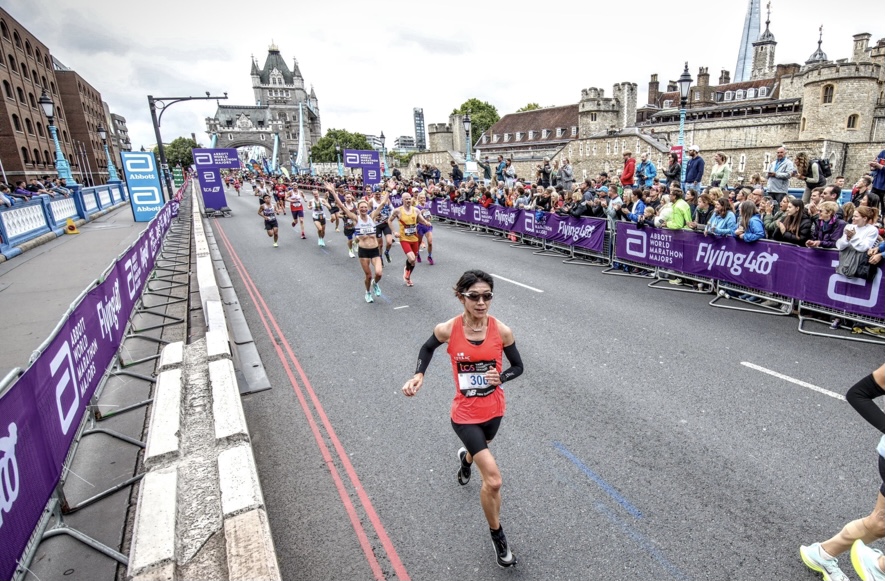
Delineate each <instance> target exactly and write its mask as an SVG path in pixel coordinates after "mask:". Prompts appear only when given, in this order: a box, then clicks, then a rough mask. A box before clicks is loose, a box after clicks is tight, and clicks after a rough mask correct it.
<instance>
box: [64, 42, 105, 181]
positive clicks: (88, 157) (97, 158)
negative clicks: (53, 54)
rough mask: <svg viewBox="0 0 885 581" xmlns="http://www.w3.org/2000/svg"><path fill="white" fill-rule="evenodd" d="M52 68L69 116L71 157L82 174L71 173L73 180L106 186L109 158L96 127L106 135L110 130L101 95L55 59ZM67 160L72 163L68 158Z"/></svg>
mask: <svg viewBox="0 0 885 581" xmlns="http://www.w3.org/2000/svg"><path fill="white" fill-rule="evenodd" d="M53 66H54V68H55V77H56V79H57V80H58V91H59V95H60V96H61V102H62V104H63V105H64V108H65V111H67V113H68V127H69V129H70V133H71V141H72V144H73V147H74V154H75V156H76V158H77V161H78V163H79V165H80V171H81V175H77V174H76V173H74V177H75V178H77V181H78V182H80V183H83V184H87V185H99V184H105V183H107V181H108V159H107V156H106V155H105V153H104V146H103V145H102V143H101V138H100V137H99V136H98V128H99V126H103V127H104V128H105V129H106V130H108V134H109V136H110V134H111V131H110V130H109V128H108V127H107V118H106V116H105V113H104V105H103V103H102V100H101V94H100V93H99V92H98V91H97V90H96V89H95V87H93V86H92V85H90V84H89V83H87V82H86V80H85V79H84V78H83V77H81V76H80V75H78V74H77V72H76V71H74V70H72V69H70V68H68V67H66V66H65V65H63V64H62V63H61V62H59V61H58V59H53ZM68 161H69V162H72V160H71V159H68ZM72 163H73V162H72Z"/></svg>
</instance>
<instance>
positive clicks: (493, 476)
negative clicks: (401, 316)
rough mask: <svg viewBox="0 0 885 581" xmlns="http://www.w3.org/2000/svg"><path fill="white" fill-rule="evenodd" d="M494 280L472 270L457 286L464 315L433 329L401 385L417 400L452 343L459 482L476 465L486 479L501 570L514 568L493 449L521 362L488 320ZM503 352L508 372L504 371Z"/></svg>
mask: <svg viewBox="0 0 885 581" xmlns="http://www.w3.org/2000/svg"><path fill="white" fill-rule="evenodd" d="M494 285H495V281H494V279H493V278H492V277H491V276H490V275H489V274H487V273H485V272H483V271H481V270H468V271H467V272H465V273H464V274H463V275H461V278H460V279H459V280H458V282H457V283H456V284H455V289H454V290H455V296H456V297H458V300H459V301H461V304H462V305H463V306H464V312H463V313H461V314H460V315H458V316H457V317H455V318H453V319H449V320H448V321H446V322H445V323H440V324H439V325H437V326H436V327H435V328H434V329H433V335H431V336H430V339H428V340H427V342H426V343H424V345H423V346H422V347H421V351H420V352H419V354H418V365H417V369H416V371H415V375H414V376H413V377H412V378H411V379H410V380H409V381H407V382H406V384H405V385H403V388H402V389H403V393H404V394H405V395H406V396H408V397H411V396H414V395H415V394H416V393H418V390H419V389H421V386H422V385H423V384H424V373H425V372H426V371H427V367H428V365H429V364H430V359H431V357H433V352H434V350H435V349H436V348H437V347H439V346H440V345H442V344H443V343H448V344H449V346H448V349H447V352H448V354H449V357H450V358H451V360H452V372H453V374H454V377H455V399H454V401H453V402H452V412H451V417H452V428H454V430H455V433H456V434H457V435H458V438H460V439H461V441H462V442H463V443H464V447H462V448H461V449H459V450H458V461H459V464H460V465H459V468H458V483H459V484H461V485H462V486H464V485H466V484H467V483H468V482H469V481H470V467H471V465H472V464H476V466H477V468H479V473H480V475H481V476H482V488H481V489H480V493H479V498H480V503H481V504H482V509H483V512H484V513H485V516H486V520H487V521H488V523H489V531H490V532H491V535H492V544H493V545H494V548H495V558H496V559H497V562H498V565H499V566H501V567H512V566H513V565H516V557H515V556H514V555H513V553H512V552H511V551H510V547H509V545H508V544H507V538H506V537H505V536H504V529H503V527H501V522H500V514H501V472H500V471H499V470H498V464H497V463H496V462H495V458H494V456H492V453H491V451H490V450H489V447H488V444H489V443H490V442H491V441H492V439H493V438H494V437H495V434H496V433H497V431H498V427H499V426H500V425H501V420H502V418H503V417H504V408H505V404H504V391H503V389H502V387H501V386H502V384H503V383H504V382H507V381H510V380H512V379H515V378H517V377H519V376H520V375H521V374H522V371H523V365H522V358H521V357H520V355H519V351H518V350H517V349H516V340H515V339H514V337H513V331H511V330H510V327H508V326H507V325H505V324H504V323H502V322H500V321H498V320H497V319H495V318H494V317H491V316H489V313H488V310H489V306H490V303H491V300H492V297H493V292H492V290H493V289H494ZM502 352H503V354H504V355H506V356H507V361H508V362H509V363H510V367H509V368H508V369H506V370H505V371H503V372H502V371H501V368H502Z"/></svg>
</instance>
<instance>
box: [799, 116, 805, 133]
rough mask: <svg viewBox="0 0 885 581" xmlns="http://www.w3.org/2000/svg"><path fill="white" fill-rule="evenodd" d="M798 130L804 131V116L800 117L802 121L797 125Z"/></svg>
mask: <svg viewBox="0 0 885 581" xmlns="http://www.w3.org/2000/svg"><path fill="white" fill-rule="evenodd" d="M799 131H805V117H803V118H802V123H801V126H800V127H799Z"/></svg>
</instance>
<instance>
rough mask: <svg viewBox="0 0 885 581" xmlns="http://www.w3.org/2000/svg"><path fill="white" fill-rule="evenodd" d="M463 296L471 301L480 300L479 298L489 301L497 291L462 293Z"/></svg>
mask: <svg viewBox="0 0 885 581" xmlns="http://www.w3.org/2000/svg"><path fill="white" fill-rule="evenodd" d="M461 296H462V297H464V298H465V299H467V300H469V301H479V299H482V300H484V301H485V302H489V301H490V300H492V297H494V296H495V293H491V292H488V293H461Z"/></svg>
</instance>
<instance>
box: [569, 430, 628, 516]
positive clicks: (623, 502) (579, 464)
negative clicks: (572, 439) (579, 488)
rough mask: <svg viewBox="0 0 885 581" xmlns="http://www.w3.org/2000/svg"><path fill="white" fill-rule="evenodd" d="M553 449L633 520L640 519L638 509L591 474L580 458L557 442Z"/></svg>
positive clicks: (611, 487)
mask: <svg viewBox="0 0 885 581" xmlns="http://www.w3.org/2000/svg"><path fill="white" fill-rule="evenodd" d="M553 447H554V448H556V451H557V452H559V453H560V454H562V455H563V456H565V457H566V458H568V459H569V460H570V461H571V462H572V464H574V465H575V466H577V467H578V469H579V470H581V472H583V473H584V474H585V475H586V476H587V478H589V479H590V480H592V481H593V482H595V483H596V485H597V486H598V487H599V488H601V489H602V490H603V491H604V492H605V493H606V494H608V495H609V496H610V497H612V498H613V499H614V500H615V502H617V503H618V504H620V505H621V506H622V507H623V508H624V510H626V511H627V512H629V513H630V514H631V515H633V516H634V517H635V518H642V512H640V510H639V509H638V508H636V507H635V506H633V504H632V503H630V501H629V500H627V499H626V498H624V497H623V496H621V494H620V493H619V492H618V491H617V490H615V487H614V486H612V485H611V484H609V483H608V482H606V481H605V480H603V479H602V477H601V476H599V475H598V474H597V473H596V472H593V471H592V470H590V468H588V467H587V466H585V465H584V463H583V462H581V460H580V458H578V457H577V456H575V455H574V454H572V453H571V452H570V451H569V449H568V448H566V447H565V446H563V445H562V444H561V443H559V442H553Z"/></svg>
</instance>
